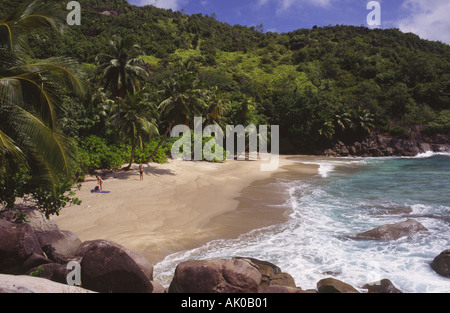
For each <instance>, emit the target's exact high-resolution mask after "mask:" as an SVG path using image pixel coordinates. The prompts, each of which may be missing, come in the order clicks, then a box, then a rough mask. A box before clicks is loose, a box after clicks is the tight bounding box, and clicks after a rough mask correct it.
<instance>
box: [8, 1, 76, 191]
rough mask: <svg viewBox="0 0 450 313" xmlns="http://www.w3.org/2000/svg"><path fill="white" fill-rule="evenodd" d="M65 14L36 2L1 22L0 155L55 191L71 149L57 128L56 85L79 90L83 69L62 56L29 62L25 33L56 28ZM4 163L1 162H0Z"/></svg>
mask: <svg viewBox="0 0 450 313" xmlns="http://www.w3.org/2000/svg"><path fill="white" fill-rule="evenodd" d="M63 23H64V19H63V18H62V15H61V14H59V13H58V10H57V7H56V6H55V5H50V4H43V3H41V2H40V1H35V2H33V3H32V4H30V5H29V6H27V7H26V8H24V9H23V10H21V11H19V10H18V11H16V12H15V13H13V14H11V15H10V16H9V17H7V18H6V19H4V20H3V21H1V22H0V122H1V123H0V155H1V158H2V162H6V161H5V160H6V159H8V158H9V159H10V160H14V162H20V165H21V166H23V167H30V168H32V169H33V170H34V171H36V172H39V173H40V174H45V178H46V179H45V181H47V182H49V183H50V186H52V187H53V190H55V189H54V188H55V185H56V183H57V182H58V181H59V180H60V175H63V176H64V177H66V179H67V178H69V177H70V174H71V168H72V162H73V159H74V154H73V151H74V149H71V148H70V142H69V140H68V139H67V138H66V137H65V136H64V135H63V134H61V132H59V131H58V128H57V114H56V113H57V111H58V109H59V108H60V106H61V103H62V99H61V94H62V91H61V89H62V88H64V87H66V88H68V89H69V90H71V91H73V92H74V93H75V94H76V95H78V96H80V97H81V96H82V95H83V91H84V88H83V83H82V79H80V78H81V77H82V74H81V73H80V72H79V71H78V66H77V64H76V63H75V62H74V61H72V60H70V59H67V58H50V59H46V60H41V61H36V62H32V63H29V62H27V61H26V58H27V56H28V55H29V51H28V49H29V48H28V46H27V45H26V43H25V36H27V35H28V34H30V33H32V32H35V31H41V30H48V29H49V28H52V29H54V30H58V31H59V30H61V29H62V25H63ZM4 164H5V163H4Z"/></svg>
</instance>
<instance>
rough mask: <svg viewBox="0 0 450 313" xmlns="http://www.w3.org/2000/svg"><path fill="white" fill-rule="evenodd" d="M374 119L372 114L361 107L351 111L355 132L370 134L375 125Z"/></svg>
mask: <svg viewBox="0 0 450 313" xmlns="http://www.w3.org/2000/svg"><path fill="white" fill-rule="evenodd" d="M374 121H375V119H374V115H373V114H372V113H370V112H369V111H367V109H364V108H363V107H358V108H357V109H355V110H354V111H353V112H352V128H353V130H354V131H356V132H360V131H362V132H363V133H367V134H370V133H371V131H372V128H374V127H375V126H374Z"/></svg>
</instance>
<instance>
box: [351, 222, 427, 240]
mask: <svg viewBox="0 0 450 313" xmlns="http://www.w3.org/2000/svg"><path fill="white" fill-rule="evenodd" d="M422 231H428V229H427V228H426V227H425V226H423V225H422V224H420V223H419V222H417V221H416V220H412V219H409V220H407V221H405V222H401V223H397V224H389V225H383V226H380V227H378V228H375V229H372V230H369V231H366V232H364V233H360V234H356V235H354V236H350V238H352V239H363V240H397V239H399V238H401V237H404V236H409V235H412V234H415V233H418V232H422Z"/></svg>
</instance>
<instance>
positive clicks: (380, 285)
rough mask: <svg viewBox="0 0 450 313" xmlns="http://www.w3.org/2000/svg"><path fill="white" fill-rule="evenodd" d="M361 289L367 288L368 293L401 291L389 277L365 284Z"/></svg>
mask: <svg viewBox="0 0 450 313" xmlns="http://www.w3.org/2000/svg"><path fill="white" fill-rule="evenodd" d="M362 288H363V289H367V291H368V293H402V292H401V290H399V289H398V288H397V287H395V286H394V284H393V283H392V282H391V281H390V280H389V279H382V280H380V281H377V282H374V283H369V284H365V285H364V286H363V287H362Z"/></svg>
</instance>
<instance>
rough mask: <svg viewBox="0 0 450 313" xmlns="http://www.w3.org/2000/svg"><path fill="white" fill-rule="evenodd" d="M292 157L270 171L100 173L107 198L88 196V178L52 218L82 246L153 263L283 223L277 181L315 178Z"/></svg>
mask: <svg viewBox="0 0 450 313" xmlns="http://www.w3.org/2000/svg"><path fill="white" fill-rule="evenodd" d="M298 158H300V157H297V156H296V157H293V156H280V167H279V169H278V170H277V171H275V172H262V171H260V165H261V163H262V162H263V161H227V162H224V163H206V162H186V161H170V162H169V163H167V164H162V165H158V164H151V165H149V166H145V171H144V181H140V179H139V172H138V170H137V169H138V165H135V166H134V167H133V170H131V171H129V172H110V173H105V174H104V177H103V179H104V190H108V191H111V193H110V194H93V193H91V192H90V191H91V190H92V189H93V188H94V187H95V186H96V184H97V183H96V180H95V178H94V177H90V178H88V179H87V181H86V182H85V183H83V185H82V189H81V191H79V192H78V193H77V196H78V197H79V198H80V199H81V200H82V201H83V203H82V205H81V206H72V207H68V208H65V209H63V211H62V213H61V215H60V216H58V217H54V218H53V219H54V220H55V221H56V223H57V224H58V226H59V227H60V229H63V230H70V231H72V232H74V233H76V234H77V235H78V236H79V237H80V239H81V240H82V241H87V240H95V239H108V240H112V241H115V242H117V243H119V244H121V245H123V246H125V247H127V248H129V249H131V250H134V251H136V252H138V253H141V254H142V255H143V256H144V257H146V258H147V259H148V260H149V261H150V262H152V263H153V264H156V263H157V262H159V261H161V260H163V259H164V258H165V257H166V256H167V255H170V254H172V253H175V252H179V251H184V250H189V249H193V248H196V247H198V246H201V245H203V244H206V243H207V242H209V241H211V240H215V239H228V238H236V237H238V236H239V235H240V234H243V233H247V232H249V231H251V230H253V229H257V228H261V227H266V226H269V225H273V224H277V223H280V222H282V221H284V220H285V219H286V218H287V213H288V210H289V208H288V206H287V205H286V200H287V199H288V194H287V190H285V189H284V188H283V186H282V185H280V184H277V180H278V179H302V178H304V177H309V176H311V175H314V174H317V166H315V165H305V164H301V163H298V162H296V161H295V160H296V159H297V160H298Z"/></svg>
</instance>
